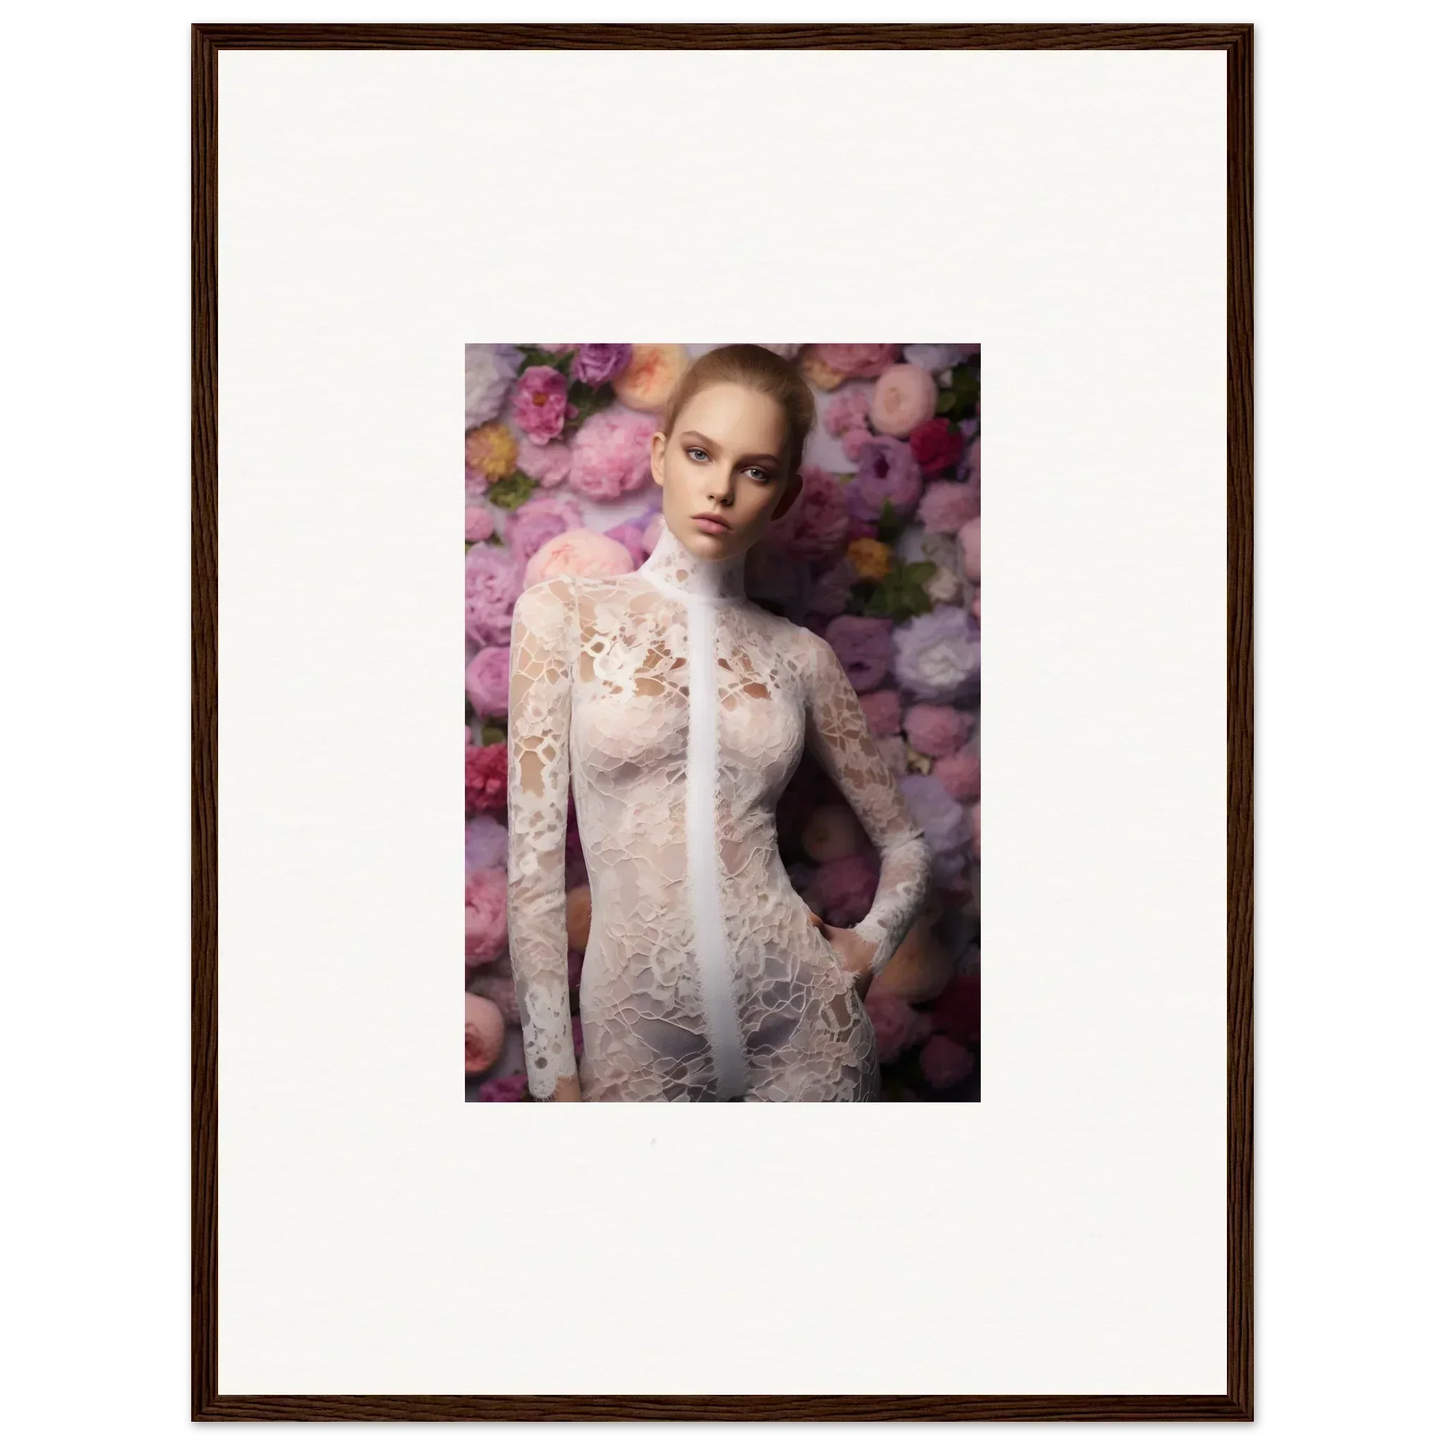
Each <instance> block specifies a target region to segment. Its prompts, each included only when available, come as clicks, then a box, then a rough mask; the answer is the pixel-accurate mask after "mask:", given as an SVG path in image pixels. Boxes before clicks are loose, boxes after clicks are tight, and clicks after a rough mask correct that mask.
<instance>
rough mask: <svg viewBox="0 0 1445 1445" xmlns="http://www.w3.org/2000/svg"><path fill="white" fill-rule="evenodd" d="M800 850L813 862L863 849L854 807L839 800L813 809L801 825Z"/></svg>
mask: <svg viewBox="0 0 1445 1445" xmlns="http://www.w3.org/2000/svg"><path fill="white" fill-rule="evenodd" d="M799 841H800V842H801V843H802V845H803V852H805V853H806V854H807V855H808V857H810V858H811V859H812V860H813V862H815V863H831V862H833V861H834V860H835V859H837V858H851V857H852V856H853V855H854V854H855V853H861V852H862V851H863V847H864V843H865V839H864V837H863V830H862V829H861V828H860V827H859V826H858V819H857V818H855V817H854V816H853V810H852V809H851V808H849V807H846V806H845V805H843V804H842V803H825V804H824V805H823V806H822V807H821V808H816V809H814V811H813V813H812V815H811V816H810V817H809V819H808V821H807V822H806V823H804V824H803V831H802V837H801V838H800V839H799Z"/></svg>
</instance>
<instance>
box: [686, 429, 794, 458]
mask: <svg viewBox="0 0 1445 1445" xmlns="http://www.w3.org/2000/svg"><path fill="white" fill-rule="evenodd" d="M683 436H685V437H696V438H697V439H698V441H700V442H701V443H702V444H703V445H704V446H706V447H711V448H712V449H713V450H714V451H717V449H718V445H717V443H716V442H715V441H714V440H713V439H712V438H711V437H709V436H704V435H703V434H702V433H701V432H700V431H695V430H694V429H693V428H692V427H688V429H687V430H686V431H685V432H683ZM738 460H739V461H740V462H776V461H777V457H775V456H774V455H773V454H772V452H749V453H748V454H747V456H744V457H739V458H738Z"/></svg>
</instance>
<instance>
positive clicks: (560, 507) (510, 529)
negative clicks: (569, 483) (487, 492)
mask: <svg viewBox="0 0 1445 1445" xmlns="http://www.w3.org/2000/svg"><path fill="white" fill-rule="evenodd" d="M581 525H582V508H581V507H579V506H578V505H577V501H576V499H575V498H573V497H568V496H548V497H532V498H530V499H529V500H528V501H525V502H523V503H522V505H521V506H520V507H518V508H517V510H516V511H515V512H513V513H512V515H511V517H510V518H509V519H508V521H507V544H508V545H509V546H510V547H511V549H512V551H513V552H514V553H515V554H516V555H517V556H518V557H521V558H522V559H523V560H524V561H525V560H526V559H527V558H528V557H530V556H531V555H532V553H533V552H535V551H536V550H537V548H538V547H540V546H541V545H542V543H543V542H550V541H551V540H552V538H553V537H557V536H560V535H561V534H562V533H563V532H571V531H574V530H575V529H576V528H578V527H580V526H581Z"/></svg>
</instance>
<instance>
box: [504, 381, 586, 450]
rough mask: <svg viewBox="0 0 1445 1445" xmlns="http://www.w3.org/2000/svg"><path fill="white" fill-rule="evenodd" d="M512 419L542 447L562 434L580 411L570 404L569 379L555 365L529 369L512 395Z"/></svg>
mask: <svg viewBox="0 0 1445 1445" xmlns="http://www.w3.org/2000/svg"><path fill="white" fill-rule="evenodd" d="M511 403H512V411H511V420H512V424H513V425H514V426H515V427H516V428H517V430H518V431H520V432H522V433H524V434H525V435H526V436H527V437H528V438H529V439H530V440H531V441H533V442H535V443H536V444H537V445H538V446H539V447H540V446H546V444H547V443H548V442H550V441H553V440H555V439H556V438H557V437H559V436H561V435H562V428H563V427H564V426H565V425H566V424H567V420H568V418H569V417H573V416H576V415H577V408H576V407H575V406H571V405H569V404H568V401H567V378H566V377H565V376H563V375H562V373H561V372H560V371H558V370H557V368H556V367H555V366H529V367H528V368H527V369H526V371H524V372H523V373H522V374H521V375H520V376H519V377H518V378H517V382H516V385H515V386H513V388H512V394H511Z"/></svg>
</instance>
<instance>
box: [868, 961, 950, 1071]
mask: <svg viewBox="0 0 1445 1445" xmlns="http://www.w3.org/2000/svg"><path fill="white" fill-rule="evenodd" d="M863 1007H864V1008H865V1009H866V1010H867V1011H868V1017H869V1019H870V1020H871V1022H872V1024H873V1032H874V1033H875V1034H876V1035H877V1037H878V1061H879V1063H883V1064H887V1063H892V1061H893V1060H894V1059H896V1058H897V1057H898V1056H899V1054H901V1053H902V1052H903V1051H904V1050H905V1049H910V1048H912V1047H913V1045H914V1044H916V1043H918V1042H920V1040H922V1039H926V1038H927V1037H928V1035H929V1033H930V1032H931V1030H932V1027H933V1024H932V1020H931V1019H929V1017H928V1015H927V1014H923V1013H920V1012H919V1011H918V1010H917V1009H916V1008H914V1007H913V1006H912V1005H911V1004H909V1003H908V1002H907V1001H906V1000H905V999H901V998H899V997H898V995H897V994H896V993H894V992H893V990H892V989H890V988H885V987H884V985H883V983H882V982H881V981H880V980H875V981H874V983H873V984H872V985H871V987H870V988H869V989H868V997H867V998H866V999H864V1001H863Z"/></svg>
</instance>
